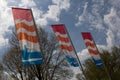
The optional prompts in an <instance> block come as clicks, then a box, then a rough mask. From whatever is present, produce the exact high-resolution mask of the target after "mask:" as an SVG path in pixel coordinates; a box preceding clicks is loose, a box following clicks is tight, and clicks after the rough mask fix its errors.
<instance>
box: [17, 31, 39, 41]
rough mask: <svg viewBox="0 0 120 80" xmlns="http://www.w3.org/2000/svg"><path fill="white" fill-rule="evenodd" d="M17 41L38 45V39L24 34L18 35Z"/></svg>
mask: <svg viewBox="0 0 120 80" xmlns="http://www.w3.org/2000/svg"><path fill="white" fill-rule="evenodd" d="M18 40H28V41H30V42H34V43H38V38H37V37H36V36H30V35H28V34H26V33H24V32H20V33H18Z"/></svg>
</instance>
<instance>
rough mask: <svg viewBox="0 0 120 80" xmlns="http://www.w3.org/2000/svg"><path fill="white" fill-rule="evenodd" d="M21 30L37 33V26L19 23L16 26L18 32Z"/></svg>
mask: <svg viewBox="0 0 120 80" xmlns="http://www.w3.org/2000/svg"><path fill="white" fill-rule="evenodd" d="M19 28H24V29H26V30H27V31H30V32H34V31H35V26H28V25H26V24H25V23H22V22H21V23H18V24H16V29H17V30H18V29H19Z"/></svg>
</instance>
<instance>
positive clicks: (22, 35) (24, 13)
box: [12, 8, 43, 65]
mask: <svg viewBox="0 0 120 80" xmlns="http://www.w3.org/2000/svg"><path fill="white" fill-rule="evenodd" d="M12 12H13V18H14V21H15V26H16V31H17V37H18V40H19V45H20V50H21V57H22V63H23V65H30V64H42V63H43V60H42V54H41V51H40V46H39V41H38V38H37V35H36V31H35V25H34V22H33V17H32V11H31V10H30V9H21V8H12Z"/></svg>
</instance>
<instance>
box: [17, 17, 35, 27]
mask: <svg viewBox="0 0 120 80" xmlns="http://www.w3.org/2000/svg"><path fill="white" fill-rule="evenodd" d="M21 22H23V23H25V24H26V25H28V26H33V25H34V23H33V21H30V22H28V21H26V20H19V19H18V20H15V24H18V23H21Z"/></svg>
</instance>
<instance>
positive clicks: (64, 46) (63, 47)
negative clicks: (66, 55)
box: [60, 45, 73, 52]
mask: <svg viewBox="0 0 120 80" xmlns="http://www.w3.org/2000/svg"><path fill="white" fill-rule="evenodd" d="M60 47H61V49H65V50H68V51H69V52H70V51H73V48H72V46H66V45H60Z"/></svg>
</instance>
